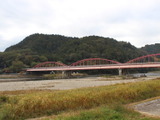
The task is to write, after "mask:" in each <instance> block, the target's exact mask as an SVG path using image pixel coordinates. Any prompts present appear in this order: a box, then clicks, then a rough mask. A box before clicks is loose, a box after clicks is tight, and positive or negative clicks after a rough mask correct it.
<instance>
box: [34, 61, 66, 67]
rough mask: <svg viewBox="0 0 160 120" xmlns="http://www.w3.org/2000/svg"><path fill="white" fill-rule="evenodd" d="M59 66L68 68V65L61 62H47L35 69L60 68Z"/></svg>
mask: <svg viewBox="0 0 160 120" xmlns="http://www.w3.org/2000/svg"><path fill="white" fill-rule="evenodd" d="M59 66H67V65H65V64H63V63H60V62H52V61H47V62H43V63H39V64H37V65H36V66H34V67H33V68H39V67H59Z"/></svg>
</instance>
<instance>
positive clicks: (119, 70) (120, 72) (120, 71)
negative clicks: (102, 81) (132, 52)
mask: <svg viewBox="0 0 160 120" xmlns="http://www.w3.org/2000/svg"><path fill="white" fill-rule="evenodd" d="M118 73H119V76H121V75H122V69H121V68H119V69H118Z"/></svg>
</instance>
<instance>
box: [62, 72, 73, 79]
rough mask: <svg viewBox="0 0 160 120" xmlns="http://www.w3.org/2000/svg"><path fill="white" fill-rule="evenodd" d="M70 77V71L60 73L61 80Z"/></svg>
mask: <svg viewBox="0 0 160 120" xmlns="http://www.w3.org/2000/svg"><path fill="white" fill-rule="evenodd" d="M69 77H71V71H62V78H69Z"/></svg>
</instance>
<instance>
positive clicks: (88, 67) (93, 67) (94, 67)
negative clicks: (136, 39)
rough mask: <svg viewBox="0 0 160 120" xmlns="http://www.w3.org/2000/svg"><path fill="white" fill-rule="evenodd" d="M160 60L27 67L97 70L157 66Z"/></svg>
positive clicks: (39, 69)
mask: <svg viewBox="0 0 160 120" xmlns="http://www.w3.org/2000/svg"><path fill="white" fill-rule="evenodd" d="M159 67H160V62H156V63H134V64H133V63H130V64H126V63H123V64H106V65H84V66H60V67H39V68H29V69H27V71H28V72H34V71H35V72H36V71H70V70H97V69H127V68H159Z"/></svg>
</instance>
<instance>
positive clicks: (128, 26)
mask: <svg viewBox="0 0 160 120" xmlns="http://www.w3.org/2000/svg"><path fill="white" fill-rule="evenodd" d="M159 11H160V1H157V0H145V2H144V1H139V0H130V1H129V0H121V1H119V0H14V1H13V0H5V1H2V2H1V4H0V16H1V21H0V26H1V29H0V40H1V41H4V43H5V44H3V46H0V47H1V48H0V50H1V51H3V50H4V49H5V48H6V47H9V46H10V45H11V44H16V43H17V42H20V41H21V40H22V39H24V38H25V37H26V36H28V35H30V34H33V33H45V34H62V35H66V36H76V37H83V36H88V35H100V36H104V37H113V38H115V39H117V40H120V41H122V40H123V41H127V42H130V43H131V44H133V45H135V46H137V47H140V46H144V45H145V44H151V43H155V42H159V39H160V36H159V31H160V25H159V21H160V14H159Z"/></svg>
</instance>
